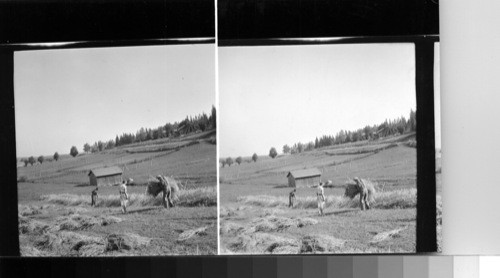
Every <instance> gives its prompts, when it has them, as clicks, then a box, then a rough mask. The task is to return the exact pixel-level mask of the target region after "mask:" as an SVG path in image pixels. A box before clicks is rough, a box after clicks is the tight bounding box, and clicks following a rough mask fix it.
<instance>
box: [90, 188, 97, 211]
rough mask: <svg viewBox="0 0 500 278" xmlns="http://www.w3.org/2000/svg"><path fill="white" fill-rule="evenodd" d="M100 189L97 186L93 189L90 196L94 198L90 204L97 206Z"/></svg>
mask: <svg viewBox="0 0 500 278" xmlns="http://www.w3.org/2000/svg"><path fill="white" fill-rule="evenodd" d="M98 189H99V188H97V187H96V188H95V189H94V190H92V193H90V198H91V199H92V202H91V204H90V206H91V207H93V206H97V197H98V195H97V190H98Z"/></svg>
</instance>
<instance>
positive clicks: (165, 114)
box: [14, 44, 215, 156]
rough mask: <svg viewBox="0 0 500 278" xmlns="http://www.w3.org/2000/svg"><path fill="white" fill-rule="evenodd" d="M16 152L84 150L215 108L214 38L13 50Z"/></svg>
mask: <svg viewBox="0 0 500 278" xmlns="http://www.w3.org/2000/svg"><path fill="white" fill-rule="evenodd" d="M14 100H15V116H16V147H17V155H18V156H31V155H33V156H38V155H52V154H54V152H56V151H57V152H59V154H67V153H69V151H70V148H71V146H73V145H75V146H76V147H77V148H78V150H79V151H80V152H82V151H83V144H85V143H86V142H88V143H89V144H93V143H94V142H95V141H98V140H103V141H107V140H109V139H114V138H115V136H116V135H117V134H118V135H119V134H122V133H124V132H127V133H130V132H133V133H135V132H136V131H137V130H138V129H139V128H141V127H147V128H156V127H158V126H160V125H164V124H165V123H167V122H174V121H181V120H183V119H184V118H185V117H186V116H188V115H191V116H195V115H198V114H199V113H202V112H205V113H207V114H208V113H210V111H211V107H212V105H214V104H215V46H214V45H213V44H198V45H168V46H141V47H115V48H87V49H62V50H61V49H60V50H38V51H20V52H16V53H15V55H14Z"/></svg>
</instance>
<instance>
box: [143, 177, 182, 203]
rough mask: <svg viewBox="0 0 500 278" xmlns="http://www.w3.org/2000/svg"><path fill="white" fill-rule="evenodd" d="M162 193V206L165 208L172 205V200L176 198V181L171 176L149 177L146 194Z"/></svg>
mask: <svg viewBox="0 0 500 278" xmlns="http://www.w3.org/2000/svg"><path fill="white" fill-rule="evenodd" d="M160 192H162V194H163V200H162V201H163V206H164V207H165V208H169V207H174V200H176V201H177V200H178V196H177V195H178V192H179V186H178V185H177V181H176V180H175V179H174V178H172V177H166V176H161V175H158V176H157V177H156V178H150V179H149V182H148V187H147V188H146V195H151V196H154V197H156V196H158V194H160Z"/></svg>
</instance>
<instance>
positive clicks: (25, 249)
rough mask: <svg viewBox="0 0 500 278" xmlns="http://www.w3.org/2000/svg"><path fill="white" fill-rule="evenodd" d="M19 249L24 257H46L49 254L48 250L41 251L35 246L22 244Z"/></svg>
mask: <svg viewBox="0 0 500 278" xmlns="http://www.w3.org/2000/svg"><path fill="white" fill-rule="evenodd" d="M19 251H20V253H21V256H22V257H44V256H48V254H47V253H46V252H43V251H40V250H38V249H36V248H35V247H33V246H20V248H19Z"/></svg>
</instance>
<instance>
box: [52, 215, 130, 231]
mask: <svg viewBox="0 0 500 278" xmlns="http://www.w3.org/2000/svg"><path fill="white" fill-rule="evenodd" d="M119 222H122V219H121V218H118V217H115V216H107V215H103V216H95V217H94V216H87V215H80V214H71V215H69V216H61V217H58V218H57V219H56V226H55V227H54V228H53V229H54V230H55V231H58V230H68V231H77V230H85V229H88V228H90V227H92V226H95V225H100V226H106V225H109V224H114V223H119Z"/></svg>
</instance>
